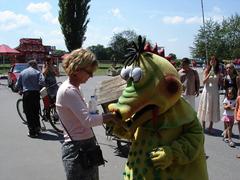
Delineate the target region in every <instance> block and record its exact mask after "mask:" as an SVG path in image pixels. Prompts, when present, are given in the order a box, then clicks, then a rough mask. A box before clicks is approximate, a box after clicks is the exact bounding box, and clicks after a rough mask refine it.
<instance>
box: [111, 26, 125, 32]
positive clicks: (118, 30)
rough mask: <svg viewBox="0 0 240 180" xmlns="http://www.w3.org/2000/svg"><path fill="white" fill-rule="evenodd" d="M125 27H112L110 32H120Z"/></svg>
mask: <svg viewBox="0 0 240 180" xmlns="http://www.w3.org/2000/svg"><path fill="white" fill-rule="evenodd" d="M124 30H125V29H124V28H122V27H114V28H113V29H112V32H113V33H119V32H122V31H124Z"/></svg>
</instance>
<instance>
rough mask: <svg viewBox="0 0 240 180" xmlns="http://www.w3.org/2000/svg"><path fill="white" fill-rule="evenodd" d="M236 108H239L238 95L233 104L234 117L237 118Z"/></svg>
mask: <svg viewBox="0 0 240 180" xmlns="http://www.w3.org/2000/svg"><path fill="white" fill-rule="evenodd" d="M238 108H239V97H237V100H236V106H235V110H234V118H235V119H237V113H238Z"/></svg>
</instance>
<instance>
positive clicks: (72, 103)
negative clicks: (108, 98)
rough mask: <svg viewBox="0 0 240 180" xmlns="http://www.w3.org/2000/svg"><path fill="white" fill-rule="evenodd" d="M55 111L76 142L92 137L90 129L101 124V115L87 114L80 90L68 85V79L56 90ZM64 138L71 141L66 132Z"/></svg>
mask: <svg viewBox="0 0 240 180" xmlns="http://www.w3.org/2000/svg"><path fill="white" fill-rule="evenodd" d="M56 109H57V112H58V115H59V117H60V118H61V121H62V123H63V124H64V126H65V128H67V131H68V133H69V134H70V136H71V137H72V139H73V140H76V141H78V140H84V139H89V138H91V137H93V136H94V135H93V132H92V130H91V127H93V126H98V125H101V124H102V122H103V117H102V115H98V114H96V115H92V114H89V110H88V107H87V104H86V102H85V101H84V99H83V96H82V94H81V91H80V89H79V88H77V87H75V86H73V85H72V84H70V82H69V79H67V80H66V81H65V82H64V83H63V84H62V85H61V86H60V87H59V89H58V92H57V98H56ZM64 138H65V141H71V139H70V138H69V136H68V134H67V133H66V132H64Z"/></svg>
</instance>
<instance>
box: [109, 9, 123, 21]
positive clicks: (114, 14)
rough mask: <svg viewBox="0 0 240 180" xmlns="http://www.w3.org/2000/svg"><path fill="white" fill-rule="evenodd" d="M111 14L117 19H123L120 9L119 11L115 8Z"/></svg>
mask: <svg viewBox="0 0 240 180" xmlns="http://www.w3.org/2000/svg"><path fill="white" fill-rule="evenodd" d="M110 13H111V14H112V16H114V17H117V18H120V19H121V18H122V14H121V12H120V9H118V8H114V9H111V10H110Z"/></svg>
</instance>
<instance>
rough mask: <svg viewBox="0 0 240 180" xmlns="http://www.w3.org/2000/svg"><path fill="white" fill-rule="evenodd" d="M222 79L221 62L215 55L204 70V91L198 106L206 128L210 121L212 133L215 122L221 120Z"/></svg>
mask: <svg viewBox="0 0 240 180" xmlns="http://www.w3.org/2000/svg"><path fill="white" fill-rule="evenodd" d="M220 79H221V75H220V71H219V62H218V60H217V58H215V57H214V56H212V57H211V59H210V61H208V63H207V68H206V69H205V71H204V78H203V85H204V88H203V92H202V94H201V96H200V101H199V106H198V118H199V120H200V121H201V123H202V126H203V129H204V130H205V124H206V122H209V127H208V132H209V134H212V129H213V123H214V122H218V121H220V107H219V93H218V89H219V82H221V81H220Z"/></svg>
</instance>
